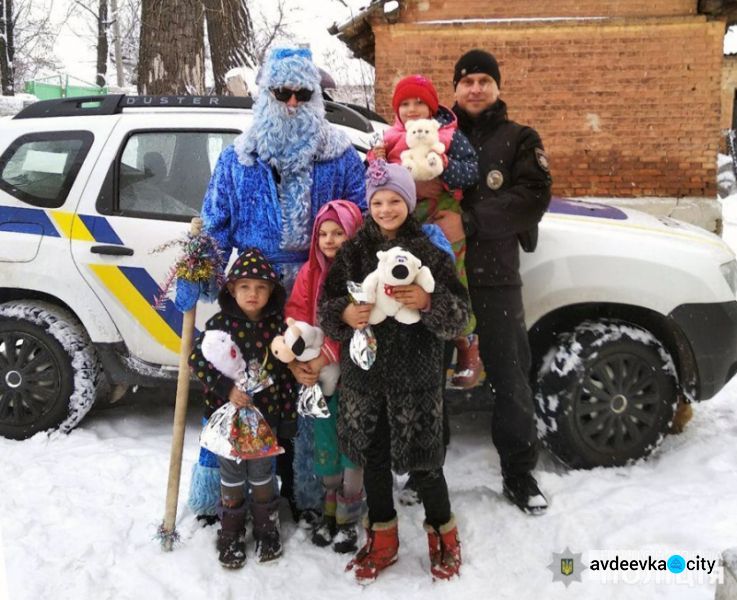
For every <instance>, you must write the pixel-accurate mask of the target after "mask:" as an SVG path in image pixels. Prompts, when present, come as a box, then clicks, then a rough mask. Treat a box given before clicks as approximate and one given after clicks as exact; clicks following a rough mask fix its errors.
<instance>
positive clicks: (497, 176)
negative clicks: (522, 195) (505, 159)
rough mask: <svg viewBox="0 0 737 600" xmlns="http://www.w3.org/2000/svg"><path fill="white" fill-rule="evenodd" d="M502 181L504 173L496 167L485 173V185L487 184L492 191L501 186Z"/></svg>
mask: <svg viewBox="0 0 737 600" xmlns="http://www.w3.org/2000/svg"><path fill="white" fill-rule="evenodd" d="M503 183H504V175H502V172H501V171H497V170H496V169H494V170H493V171H489V173H488V174H487V175H486V185H488V186H489V188H490V189H492V190H494V191H496V190H498V189H499V188H500V187H502V184H503Z"/></svg>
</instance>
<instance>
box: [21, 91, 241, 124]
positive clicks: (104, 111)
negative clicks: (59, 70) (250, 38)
mask: <svg viewBox="0 0 737 600" xmlns="http://www.w3.org/2000/svg"><path fill="white" fill-rule="evenodd" d="M154 106H155V107H160V108H163V107H176V106H179V107H181V106H186V107H188V108H197V107H201V108H213V107H217V108H251V107H252V106H253V99H251V98H247V97H243V96H127V95H126V94H110V95H108V96H78V97H74V98H56V99H54V100H41V101H40V102H34V103H33V104H31V105H30V106H27V107H26V108H24V109H23V110H22V111H20V112H19V113H18V114H17V115H15V117H13V118H14V119H41V118H45V117H81V116H91V115H114V114H118V113H120V112H122V111H123V109H124V108H140V107H154Z"/></svg>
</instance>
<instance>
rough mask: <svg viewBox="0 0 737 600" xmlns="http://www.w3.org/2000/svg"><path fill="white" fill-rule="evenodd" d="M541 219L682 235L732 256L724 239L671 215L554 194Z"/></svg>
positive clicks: (665, 235)
mask: <svg viewBox="0 0 737 600" xmlns="http://www.w3.org/2000/svg"><path fill="white" fill-rule="evenodd" d="M545 220H571V221H579V222H582V221H589V223H590V224H591V225H592V226H604V227H611V228H612V229H618V230H627V231H629V232H636V231H641V232H642V233H644V234H646V235H653V236H663V237H667V238H669V239H670V240H671V241H675V240H676V239H682V240H683V241H684V242H686V243H690V244H694V243H696V244H700V245H704V246H709V247H711V248H712V249H713V250H716V251H717V252H718V253H719V254H723V255H724V259H725V260H731V258H733V257H734V254H733V252H732V250H731V249H730V248H729V246H728V245H727V244H726V242H724V240H722V238H720V237H719V236H718V235H716V234H714V233H711V232H709V231H707V230H705V229H703V228H701V227H698V226H696V225H692V224H690V223H685V222H683V221H678V220H677V219H673V218H671V217H665V216H654V215H651V214H648V213H645V212H641V211H639V210H635V209H630V208H619V207H615V206H610V205H607V204H600V203H598V202H585V201H581V200H574V199H570V198H557V197H555V198H553V199H552V200H551V201H550V207H549V208H548V212H547V214H546V216H545V219H544V221H545Z"/></svg>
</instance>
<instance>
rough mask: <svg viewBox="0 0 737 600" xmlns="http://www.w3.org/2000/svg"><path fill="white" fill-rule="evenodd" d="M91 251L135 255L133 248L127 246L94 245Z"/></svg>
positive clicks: (116, 254) (115, 254) (94, 252)
mask: <svg viewBox="0 0 737 600" xmlns="http://www.w3.org/2000/svg"><path fill="white" fill-rule="evenodd" d="M90 252H92V253H93V254H111V255H113V256H133V248H126V247H125V246H92V248H90Z"/></svg>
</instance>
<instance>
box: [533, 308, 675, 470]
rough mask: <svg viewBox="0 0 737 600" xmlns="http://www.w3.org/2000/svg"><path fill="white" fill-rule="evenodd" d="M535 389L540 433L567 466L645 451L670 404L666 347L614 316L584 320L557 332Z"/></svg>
mask: <svg viewBox="0 0 737 600" xmlns="http://www.w3.org/2000/svg"><path fill="white" fill-rule="evenodd" d="M536 388H537V389H536V397H535V400H536V401H535V405H536V410H537V413H538V423H539V429H540V433H541V437H542V438H543V441H544V443H545V445H546V446H547V447H548V448H549V449H550V450H551V451H552V453H553V454H554V455H555V456H556V457H558V458H559V459H560V460H562V461H563V462H564V463H565V464H567V465H568V466H570V467H572V468H592V467H599V466H607V467H608V466H619V465H625V464H628V463H630V462H632V461H635V460H637V459H640V458H643V457H645V456H648V455H649V454H650V453H651V452H652V451H653V450H654V449H655V448H656V447H657V446H658V444H659V443H660V442H661V441H662V440H663V438H664V436H665V434H666V433H667V431H668V427H669V425H670V423H671V421H672V420H673V415H674V413H675V409H676V405H677V403H678V393H677V392H678V381H677V375H676V371H675V367H674V364H673V359H672V358H671V356H670V354H669V353H668V352H667V351H666V349H665V348H664V347H663V345H662V344H661V343H660V342H659V341H658V340H657V339H656V338H655V337H654V336H653V334H652V333H650V332H649V331H647V330H645V329H642V328H641V327H638V326H636V325H632V324H629V323H625V322H621V321H614V320H601V321H586V322H583V323H581V324H580V325H578V326H577V327H576V328H575V329H574V330H573V331H572V332H569V333H565V334H561V335H560V336H559V337H558V339H557V343H556V344H555V345H554V346H553V347H552V348H551V349H550V351H549V352H548V353H547V354H546V356H545V357H544V359H543V361H542V365H541V367H540V369H539V371H538V374H537V386H536Z"/></svg>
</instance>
